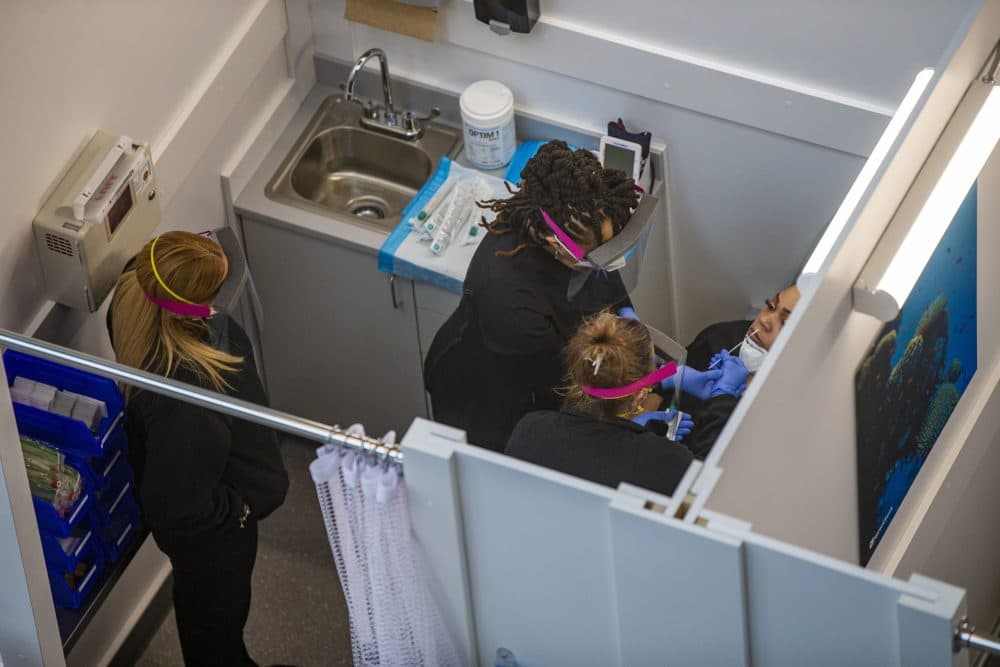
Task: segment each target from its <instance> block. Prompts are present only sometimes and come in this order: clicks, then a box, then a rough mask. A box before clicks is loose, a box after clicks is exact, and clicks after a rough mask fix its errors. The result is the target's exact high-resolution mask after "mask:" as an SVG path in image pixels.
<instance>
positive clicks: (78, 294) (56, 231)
mask: <svg viewBox="0 0 1000 667" xmlns="http://www.w3.org/2000/svg"><path fill="white" fill-rule="evenodd" d="M159 224H160V202H159V199H158V197H157V187H156V180H155V179H154V177H153V160H152V157H151V156H150V153H149V146H148V145H146V144H136V143H133V142H132V139H131V138H129V137H124V136H117V135H112V134H108V133H107V132H101V131H100V130H98V132H97V133H96V134H95V135H94V137H93V139H91V140H90V142H89V143H88V144H87V146H86V148H84V149H83V152H82V153H81V154H80V157H78V158H77V159H76V161H75V162H74V163H73V164H72V166H70V168H69V171H67V172H66V176H64V177H63V179H62V181H60V182H59V185H57V186H56V189H55V191H54V192H53V193H52V196H51V197H49V199H48V201H46V202H45V204H44V205H43V206H42V209H41V210H40V211H39V212H38V215H37V216H35V220H34V223H33V227H34V231H35V248H36V250H37V251H38V259H39V262H40V263H41V266H42V277H43V279H44V281H45V291H46V294H47V295H48V297H49V298H50V299H52V300H53V301H55V302H57V303H61V304H64V305H66V306H70V307H73V308H80V309H87V310H89V311H90V312H94V311H95V310H97V309H98V308H99V307H100V305H101V302H102V301H104V298H105V297H106V296H107V295H108V293H109V292H110V291H111V288H112V287H114V285H115V282H116V281H117V280H118V274H119V273H121V270H122V269H123V268H124V267H125V263H126V262H128V260H129V259H131V258H132V256H133V255H135V253H137V252H138V251H139V249H140V248H141V247H142V245H143V244H144V243H145V242H146V241H147V240H149V238H150V236H151V235H152V233H153V230H154V229H156V227H157V225H159Z"/></svg>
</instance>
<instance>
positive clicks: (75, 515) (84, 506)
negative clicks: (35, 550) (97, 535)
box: [31, 489, 94, 537]
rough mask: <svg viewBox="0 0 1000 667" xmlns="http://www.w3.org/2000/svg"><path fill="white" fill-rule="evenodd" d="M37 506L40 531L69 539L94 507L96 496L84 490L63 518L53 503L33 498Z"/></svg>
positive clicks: (36, 511) (36, 513)
mask: <svg viewBox="0 0 1000 667" xmlns="http://www.w3.org/2000/svg"><path fill="white" fill-rule="evenodd" d="M31 500H32V501H33V502H34V504H35V517H36V518H37V519H38V529H39V530H40V531H45V532H47V533H51V534H52V535H55V536H56V537H69V536H70V535H72V534H73V531H74V530H76V527H77V525H79V523H80V522H81V521H83V520H84V519H85V518H86V517H87V516H88V514H89V513H90V510H91V508H92V507H93V506H94V496H93V494H91V493H90V492H89V491H87V490H86V489H84V491H83V493H81V494H80V497H79V498H77V499H76V502H75V503H73V505H72V506H71V507H70V508H69V509H68V510H67V511H66V513H65V514H63V516H59V512H57V511H56V508H55V507H53V506H52V503H50V502H48V501H46V500H43V499H41V498H35V497H32V499H31Z"/></svg>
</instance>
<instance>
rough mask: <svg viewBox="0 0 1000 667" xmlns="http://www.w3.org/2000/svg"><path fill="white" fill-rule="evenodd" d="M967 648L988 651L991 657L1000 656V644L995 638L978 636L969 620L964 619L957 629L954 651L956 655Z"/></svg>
mask: <svg viewBox="0 0 1000 667" xmlns="http://www.w3.org/2000/svg"><path fill="white" fill-rule="evenodd" d="M965 648H974V649H977V650H980V651H986V652H987V653H990V654H991V655H1000V642H998V641H997V640H996V639H994V638H993V637H985V636H983V635H977V634H976V629H975V628H974V627H973V626H972V624H970V623H969V620H968V619H966V618H963V619H962V621H961V622H960V623H959V624H958V627H957V628H955V645H954V649H953V650H954V652H955V653H958V652H959V651H961V650H962V649H965Z"/></svg>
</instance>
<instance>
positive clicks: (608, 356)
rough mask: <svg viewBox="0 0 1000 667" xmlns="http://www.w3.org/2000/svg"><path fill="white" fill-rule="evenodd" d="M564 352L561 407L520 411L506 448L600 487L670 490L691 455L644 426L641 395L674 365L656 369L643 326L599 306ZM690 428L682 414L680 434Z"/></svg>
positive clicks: (665, 378)
mask: <svg viewBox="0 0 1000 667" xmlns="http://www.w3.org/2000/svg"><path fill="white" fill-rule="evenodd" d="M563 354H564V358H565V361H566V368H567V376H568V380H569V384H568V386H567V387H565V388H564V389H563V394H564V400H563V406H562V409H561V410H559V411H551V410H544V411H540V412H532V413H529V414H527V415H525V416H524V417H523V418H522V419H521V421H520V422H518V424H517V426H516V427H515V428H514V431H513V433H512V434H511V437H510V440H508V442H507V449H506V453H507V454H508V455H510V456H514V457H516V458H519V459H523V460H525V461H529V462H531V463H537V464H539V465H543V466H546V467H548V468H552V469H554V470H558V471H560V472H565V473H568V474H571V475H575V476H577V477H582V478H584V479H588V480H590V481H592V482H597V483H598V484H604V485H606V486H611V487H617V486H618V484H619V483H620V482H628V483H630V484H634V485H636V486H640V487H642V488H645V489H649V490H651V491H657V492H659V493H663V494H666V495H669V494H671V493H673V491H674V489H675V488H676V486H677V484H678V482H680V480H681V477H683V475H684V472H685V471H686V470H687V468H688V465H689V464H690V463H691V460H692V458H693V457H692V454H691V451H690V449H688V447H686V446H685V445H683V444H680V443H678V442H675V441H673V440H669V439H667V438H665V437H663V436H661V435H657V434H656V433H654V432H652V431H650V430H648V428H647V423H648V421H649V420H647V419H646V417H647V416H648V415H649V413H646V411H645V403H646V398H647V396H648V394H649V393H650V392H651V391H652V390H653V389H654V388H657V387H659V386H660V384H661V383H662V382H664V381H666V382H670V381H671V380H670V378H671V376H672V374H673V372H674V370H675V369H674V368H672V367H671V366H669V365H668V366H665V367H662V368H659V369H657V368H656V367H655V355H654V352H653V343H652V339H651V337H650V334H649V330H648V329H647V328H646V327H645V325H643V324H642V323H641V322H639V321H637V320H634V319H629V318H626V317H619V316H617V315H615V314H613V313H611V312H609V311H607V310H605V311H602V312H600V313H598V314H596V315H594V316H592V317H590V318H588V319H585V320H584V321H583V323H582V324H581V325H580V328H579V329H578V330H577V332H576V334H575V335H574V336H573V338H572V339H570V341H569V344H568V345H567V346H566V349H565V351H564V353H563ZM726 372H727V369H726V368H724V369H723V370H722V372H720V373H718V376H719V378H718V380H717V382H718V383H719V384H722V383H724V382H727V381H732V379H731V378H730V379H727V378H726V375H725V373H726ZM653 414H654V415H656V416H658V417H659V418H661V419H669V418H670V417H672V415H669V414H666V413H662V412H661V413H653ZM691 427H692V423H691V422H690V419H689V418H687V416H686V415H685V416H684V419H682V421H681V428H680V429H679V431H678V433H679V434H680V435H685V434H686V433H688V432H690V430H691ZM711 430H712V429H710V428H708V429H704V431H705V432H706V433H707V432H709V431H711ZM685 444H687V443H685Z"/></svg>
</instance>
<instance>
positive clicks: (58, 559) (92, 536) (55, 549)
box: [40, 512, 100, 572]
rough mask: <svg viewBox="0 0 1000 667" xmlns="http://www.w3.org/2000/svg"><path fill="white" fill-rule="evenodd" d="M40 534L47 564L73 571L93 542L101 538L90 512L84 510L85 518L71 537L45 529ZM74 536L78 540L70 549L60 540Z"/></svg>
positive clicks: (54, 567) (61, 569)
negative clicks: (60, 535) (61, 535)
mask: <svg viewBox="0 0 1000 667" xmlns="http://www.w3.org/2000/svg"><path fill="white" fill-rule="evenodd" d="M40 534H41V538H42V554H43V555H44V556H45V564H46V566H47V567H50V568H53V569H56V570H58V571H60V572H72V571H73V570H74V569H76V566H77V565H78V564H79V563H80V561H81V559H82V558H84V557H85V556H86V554H87V553H88V549H89V548H90V545H91V543H93V542H97V541H98V540H99V539H100V538H99V537H98V535H97V531H96V529H95V522H94V521H93V519H92V516H91V513H90V512H84V518H83V519H82V520H81V521H80V522H79V524H77V526H76V528H75V529H74V530H73V534H72V535H71V536H70V537H62V538H61V537H58V536H56V535H53V534H51V533H48V532H45V531H40ZM74 538H76V540H77V541H76V542H75V543H74V544H72V545H71V547H70V548H69V549H68V550H67V549H66V548H65V547H63V545H62V544H60V540H69V539H74Z"/></svg>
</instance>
